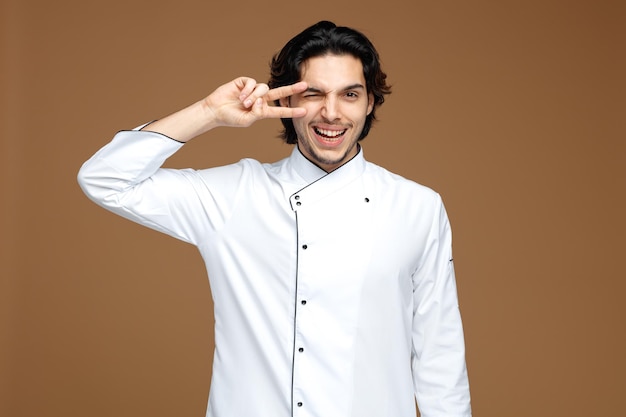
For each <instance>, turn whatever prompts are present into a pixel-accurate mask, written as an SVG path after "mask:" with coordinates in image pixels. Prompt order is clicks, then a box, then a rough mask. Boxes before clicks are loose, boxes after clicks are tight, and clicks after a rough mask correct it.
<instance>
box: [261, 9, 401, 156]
mask: <svg viewBox="0 0 626 417" xmlns="http://www.w3.org/2000/svg"><path fill="white" fill-rule="evenodd" d="M326 54H333V55H346V54H347V55H352V56H354V57H355V58H358V59H360V60H361V63H362V64H363V76H364V78H365V83H366V89H367V92H368V94H370V93H371V94H372V95H373V96H374V106H373V108H372V111H371V112H370V114H369V115H367V117H366V119H365V124H364V126H363V131H362V132H361V135H360V136H359V139H358V140H362V139H364V138H365V137H366V136H367V134H368V133H369V131H370V128H371V126H372V123H373V121H374V120H376V116H375V113H376V108H377V107H378V106H380V105H381V104H383V102H384V101H385V95H387V94H391V87H390V86H389V85H387V83H386V79H387V75H386V74H385V73H384V72H383V71H382V69H381V65H380V58H379V56H378V52H376V49H375V48H374V45H373V44H372V42H370V40H369V39H368V38H367V37H366V36H365V35H363V34H362V33H361V32H359V31H357V30H355V29H351V28H348V27H344V26H337V25H335V24H334V23H332V22H329V21H321V22H318V23H316V24H314V25H313V26H310V27H308V28H307V29H305V30H303V31H302V32H301V33H299V34H298V35H296V36H295V37H293V38H292V39H291V40H290V41H289V42H287V44H286V45H285V46H284V47H283V49H281V50H280V52H278V53H277V54H276V55H274V57H273V58H272V61H271V64H270V79H269V81H268V85H269V87H270V88H276V87H282V86H285V85H289V84H293V83H296V82H298V81H300V79H301V75H302V74H301V71H300V69H301V65H302V63H303V62H305V61H306V60H307V59H309V58H313V57H317V56H322V55H326ZM276 105H280V103H279V102H278V100H276ZM281 122H282V123H283V126H284V130H283V132H282V134H281V137H282V139H283V140H284V141H285V142H287V143H291V144H295V143H297V141H298V137H297V135H296V130H295V128H294V126H293V121H292V119H281Z"/></svg>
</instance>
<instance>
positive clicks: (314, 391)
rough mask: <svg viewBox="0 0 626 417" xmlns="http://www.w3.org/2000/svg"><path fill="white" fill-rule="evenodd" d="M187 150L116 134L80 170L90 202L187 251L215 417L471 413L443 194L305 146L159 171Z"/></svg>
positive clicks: (144, 135) (137, 134) (449, 416)
mask: <svg viewBox="0 0 626 417" xmlns="http://www.w3.org/2000/svg"><path fill="white" fill-rule="evenodd" d="M181 146H182V144H181V143H180V142H177V141H175V140H172V139H170V138H168V137H166V136H164V135H161V134H158V133H154V132H148V131H136V130H135V131H122V132H119V133H118V134H117V135H116V136H115V138H114V139H113V141H112V142H111V143H109V144H108V145H106V146H105V147H104V148H102V149H101V150H100V151H98V152H97V153H96V154H95V155H94V156H93V157H92V158H91V159H90V160H89V161H87V162H86V163H85V164H84V165H83V167H82V168H81V170H80V173H79V176H78V179H79V183H80V185H81V187H82V188H83V190H84V191H85V193H86V194H87V195H88V197H89V198H91V199H92V200H93V201H95V202H96V203H98V204H99V205H101V206H103V207H105V208H107V209H109V210H111V211H113V212H115V213H117V214H119V215H121V216H123V217H126V218H128V219H131V220H133V221H135V222H138V223H140V224H142V225H145V226H148V227H151V228H153V229H156V230H159V231H161V232H164V233H167V234H168V235H171V236H173V237H176V238H178V239H181V240H183V241H186V242H189V243H191V244H194V245H196V246H197V248H198V249H199V251H200V253H201V255H202V257H203V259H204V261H205V263H206V268H207V271H208V276H209V281H210V285H211V292H212V295H213V301H214V309H215V310H214V314H215V351H214V361H213V372H212V379H211V389H210V395H209V403H208V407H207V414H206V415H207V417H244V416H245V417H281V416H285V417H286V416H292V417H413V416H415V399H417V404H418V406H419V409H420V412H421V415H422V416H423V417H435V416H437V417H440V416H446V417H461V416H463V417H468V416H470V415H471V411H470V398H469V384H468V378H467V372H466V365H465V349H464V337H463V329H462V324H461V317H460V313H459V308H458V301H457V290H456V283H455V275H454V267H453V261H452V250H451V232H450V225H449V222H448V218H447V215H446V211H445V209H444V206H443V204H442V201H441V198H440V196H439V195H438V194H437V193H435V192H434V191H432V190H431V189H429V188H427V187H424V186H421V185H418V184H416V183H415V182H412V181H409V180H407V179H405V178H402V177H400V176H398V175H395V174H393V173H390V172H389V171H387V170H385V169H383V168H381V167H379V166H377V165H374V164H372V163H370V162H367V161H366V160H365V159H364V157H363V151H362V150H359V152H358V154H357V155H356V156H355V157H354V158H352V159H351V160H350V161H348V162H347V163H345V164H344V165H342V166H340V167H339V168H337V169H336V170H334V171H332V172H330V173H327V172H325V171H323V170H322V169H320V168H319V167H318V166H316V165H315V164H313V163H311V162H310V161H309V160H308V159H306V158H305V157H304V156H303V155H302V154H301V153H300V151H299V150H298V148H297V147H295V148H294V149H293V152H292V153H291V155H290V156H289V157H288V158H286V159H283V160H281V161H279V162H276V163H271V164H267V163H260V162H258V161H255V160H252V159H243V160H241V161H240V162H238V163H235V164H232V165H228V166H222V167H216V168H210V169H203V170H193V169H182V170H174V169H164V168H161V165H162V164H163V162H164V161H165V160H166V159H167V158H168V157H169V156H171V155H172V154H173V153H174V152H176V151H177V150H178V149H179V148H180V147H181Z"/></svg>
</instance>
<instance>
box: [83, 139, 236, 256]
mask: <svg viewBox="0 0 626 417" xmlns="http://www.w3.org/2000/svg"><path fill="white" fill-rule="evenodd" d="M182 146H183V144H182V143H181V142H177V141H175V140H173V139H170V138H168V137H166V136H164V135H161V134H158V133H154V132H149V131H136V130H133V131H122V132H119V133H118V134H117V135H115V137H114V138H113V140H112V141H111V142H110V143H108V144H107V145H105V146H104V147H103V148H102V149H100V150H99V151H98V152H97V153H96V154H95V155H93V156H92V157H91V158H90V159H89V160H88V161H87V162H85V163H84V164H83V166H82V167H81V168H80V170H79V173H78V183H79V185H80V187H81V188H82V190H83V191H84V192H85V194H86V195H87V196H88V197H89V198H90V199H91V200H93V201H94V202H95V203H96V204H98V205H100V206H102V207H104V208H106V209H107V210H110V211H112V212H114V213H116V214H118V215H120V216H122V217H125V218H127V219H130V220H132V221H134V222H137V223H139V224H142V225H144V226H147V227H150V228H152V229H155V230H158V231H160V232H163V233H166V234H168V235H170V236H173V237H175V238H177V239H180V240H183V241H185V242H188V243H192V244H197V242H198V241H199V240H200V239H202V238H203V237H205V236H206V233H210V231H211V230H214V229H215V228H216V227H217V226H218V225H219V224H220V223H221V222H222V221H223V219H224V218H225V217H226V216H227V213H226V212H227V211H228V210H229V209H230V205H231V203H232V195H231V194H232V193H234V191H232V190H233V187H228V185H230V184H232V183H233V182H234V183H236V182H237V179H238V176H239V175H240V172H238V167H237V166H235V165H233V166H229V167H228V168H227V167H221V168H212V169H211V170H205V171H206V172H203V173H202V174H201V173H200V172H198V171H195V170H192V169H183V170H174V169H165V168H161V166H162V164H163V163H164V162H165V160H166V159H167V158H168V157H170V156H171V155H172V154H174V153H175V152H176V151H177V150H179V149H180V148H181V147H182ZM221 177H226V178H228V179H229V181H220V179H221ZM207 179H209V181H208V182H207ZM209 183H210V184H214V185H215V187H212V186H209V185H208V184H209ZM220 183H224V184H223V185H222V186H221V187H220ZM224 189H225V190H226V191H225V193H222V192H221V191H222V190H224ZM229 190H230V191H229ZM229 193H230V194H229Z"/></svg>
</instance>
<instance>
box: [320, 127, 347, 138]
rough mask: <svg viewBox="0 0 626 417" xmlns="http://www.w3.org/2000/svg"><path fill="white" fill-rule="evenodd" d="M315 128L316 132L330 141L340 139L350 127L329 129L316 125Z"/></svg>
mask: <svg viewBox="0 0 626 417" xmlns="http://www.w3.org/2000/svg"><path fill="white" fill-rule="evenodd" d="M313 130H314V131H315V134H316V135H318V136H320V137H322V138H324V139H326V140H328V141H335V140H339V138H341V137H342V136H343V135H344V134H345V133H346V132H347V131H348V129H344V130H327V129H319V128H317V127H314V128H313Z"/></svg>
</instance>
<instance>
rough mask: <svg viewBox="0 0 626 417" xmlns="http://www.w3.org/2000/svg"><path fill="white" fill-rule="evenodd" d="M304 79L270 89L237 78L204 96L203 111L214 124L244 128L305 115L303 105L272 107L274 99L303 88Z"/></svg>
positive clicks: (265, 85)
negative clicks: (268, 120) (253, 124)
mask: <svg viewBox="0 0 626 417" xmlns="http://www.w3.org/2000/svg"><path fill="white" fill-rule="evenodd" d="M306 88H307V85H306V83H305V82H298V83H295V84H291V85H287V86H284V87H278V88H274V89H271V90H270V88H269V87H268V86H267V84H263V83H257V82H256V81H255V80H254V79H252V78H248V77H239V78H237V79H235V80H233V81H231V82H229V83H227V84H224V85H222V86H221V87H219V88H218V89H216V90H215V91H214V92H213V93H211V95H209V96H208V97H207V98H205V99H204V102H203V104H204V106H205V108H206V110H207V112H209V113H212V116H213V118H214V123H215V124H216V125H217V126H232V127H247V126H250V125H251V124H252V123H254V122H256V121H257V120H261V119H270V118H273V119H275V118H297V117H302V116H304V115H305V114H306V110H305V109H303V108H298V107H295V108H292V107H280V106H275V105H274V101H275V100H278V99H281V98H284V97H289V96H291V95H294V94H297V93H301V92H303V91H304V90H306Z"/></svg>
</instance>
